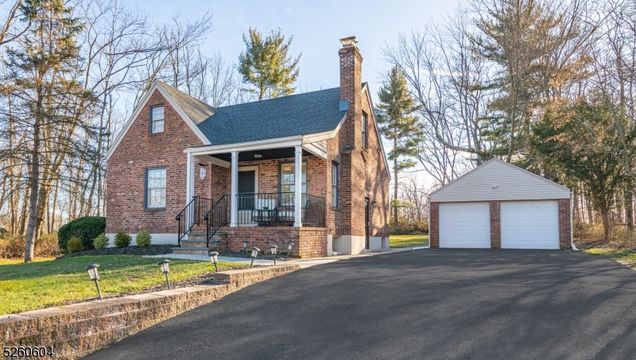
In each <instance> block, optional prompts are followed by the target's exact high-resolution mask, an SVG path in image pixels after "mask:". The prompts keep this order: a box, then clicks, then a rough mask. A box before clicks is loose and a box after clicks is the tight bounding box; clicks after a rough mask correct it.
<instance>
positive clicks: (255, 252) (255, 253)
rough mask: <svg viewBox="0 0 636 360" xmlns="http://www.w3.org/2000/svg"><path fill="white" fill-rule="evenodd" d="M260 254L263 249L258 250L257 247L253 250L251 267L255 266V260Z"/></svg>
mask: <svg viewBox="0 0 636 360" xmlns="http://www.w3.org/2000/svg"><path fill="white" fill-rule="evenodd" d="M259 252H261V249H259V248H257V247H256V246H254V247H253V248H252V261H250V267H252V266H253V265H254V259H256V257H257V256H258V253H259Z"/></svg>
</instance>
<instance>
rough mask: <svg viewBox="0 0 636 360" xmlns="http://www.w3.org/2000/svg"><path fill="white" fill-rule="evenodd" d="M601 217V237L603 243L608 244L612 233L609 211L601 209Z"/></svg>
mask: <svg viewBox="0 0 636 360" xmlns="http://www.w3.org/2000/svg"><path fill="white" fill-rule="evenodd" d="M601 217H602V218H603V237H604V238H603V240H604V241H605V242H608V241H609V239H610V235H611V232H612V229H611V223H610V214H609V209H602V210H601Z"/></svg>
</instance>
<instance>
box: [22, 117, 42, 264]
mask: <svg viewBox="0 0 636 360" xmlns="http://www.w3.org/2000/svg"><path fill="white" fill-rule="evenodd" d="M37 117H39V115H37V116H36V120H35V124H34V125H33V149H32V151H31V169H30V171H29V178H30V184H29V189H30V194H29V221H28V224H27V229H26V244H25V249H24V262H25V263H29V262H31V261H33V256H34V253H35V235H36V231H37V226H38V223H39V221H38V195H39V194H40V153H39V149H40V121H39V119H38V118H37Z"/></svg>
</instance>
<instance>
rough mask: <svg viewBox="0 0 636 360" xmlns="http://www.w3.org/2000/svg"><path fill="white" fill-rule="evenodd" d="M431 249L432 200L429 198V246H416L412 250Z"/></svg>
mask: <svg viewBox="0 0 636 360" xmlns="http://www.w3.org/2000/svg"><path fill="white" fill-rule="evenodd" d="M430 248H431V198H430V197H429V198H428V245H426V246H414V247H412V248H411V250H423V249H430Z"/></svg>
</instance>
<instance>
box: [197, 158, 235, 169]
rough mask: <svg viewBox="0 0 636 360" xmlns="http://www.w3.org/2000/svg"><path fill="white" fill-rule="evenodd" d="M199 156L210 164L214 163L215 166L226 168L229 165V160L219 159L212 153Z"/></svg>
mask: <svg viewBox="0 0 636 360" xmlns="http://www.w3.org/2000/svg"><path fill="white" fill-rule="evenodd" d="M200 157H201V158H202V159H203V160H204V161H207V162H209V163H210V164H212V165H216V166H220V167H222V168H226V169H228V168H229V167H230V165H231V164H230V162H229V161H225V160H221V159H219V158H217V157H214V156H212V155H200Z"/></svg>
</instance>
